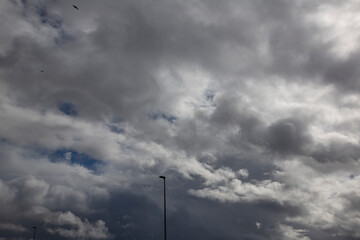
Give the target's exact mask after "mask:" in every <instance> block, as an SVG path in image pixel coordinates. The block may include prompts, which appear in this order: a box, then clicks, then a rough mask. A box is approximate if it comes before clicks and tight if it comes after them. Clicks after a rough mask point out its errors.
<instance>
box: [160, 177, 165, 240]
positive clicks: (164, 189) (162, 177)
mask: <svg viewBox="0 0 360 240" xmlns="http://www.w3.org/2000/svg"><path fill="white" fill-rule="evenodd" d="M159 178H162V179H164V240H166V191H165V176H159Z"/></svg>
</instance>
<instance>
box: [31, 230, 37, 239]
mask: <svg viewBox="0 0 360 240" xmlns="http://www.w3.org/2000/svg"><path fill="white" fill-rule="evenodd" d="M32 228H33V229H34V237H33V240H35V235H36V227H32Z"/></svg>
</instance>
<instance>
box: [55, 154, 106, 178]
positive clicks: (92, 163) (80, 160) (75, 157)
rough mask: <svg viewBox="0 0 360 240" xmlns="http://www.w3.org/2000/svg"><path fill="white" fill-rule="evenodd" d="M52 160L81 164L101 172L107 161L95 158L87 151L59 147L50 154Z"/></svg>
mask: <svg viewBox="0 0 360 240" xmlns="http://www.w3.org/2000/svg"><path fill="white" fill-rule="evenodd" d="M49 158H50V161H51V162H68V163H70V164H72V165H81V166H83V167H85V168H87V169H89V170H91V171H93V172H95V173H99V168H101V167H102V166H103V165H104V164H105V163H104V162H103V161H101V160H97V159H94V158H92V157H90V156H89V155H87V154H85V153H79V152H76V151H73V150H71V149H59V150H56V151H54V152H52V153H50V155H49Z"/></svg>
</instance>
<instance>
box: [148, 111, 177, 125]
mask: <svg viewBox="0 0 360 240" xmlns="http://www.w3.org/2000/svg"><path fill="white" fill-rule="evenodd" d="M149 117H150V118H151V119H153V120H158V119H164V120H166V121H168V122H169V123H174V121H175V120H177V117H175V116H173V115H170V114H167V113H151V114H149Z"/></svg>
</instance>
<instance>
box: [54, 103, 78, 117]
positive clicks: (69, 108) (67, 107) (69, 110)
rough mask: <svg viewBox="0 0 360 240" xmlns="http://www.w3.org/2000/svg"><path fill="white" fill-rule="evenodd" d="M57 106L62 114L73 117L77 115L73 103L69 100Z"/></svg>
mask: <svg viewBox="0 0 360 240" xmlns="http://www.w3.org/2000/svg"><path fill="white" fill-rule="evenodd" d="M58 108H59V110H60V111H61V112H63V113H64V114H66V115H68V116H73V117H75V116H77V115H78V111H77V109H76V107H75V105H74V104H73V103H71V102H63V103H60V104H59V106H58Z"/></svg>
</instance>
